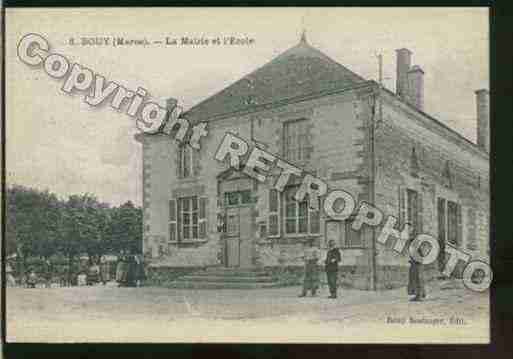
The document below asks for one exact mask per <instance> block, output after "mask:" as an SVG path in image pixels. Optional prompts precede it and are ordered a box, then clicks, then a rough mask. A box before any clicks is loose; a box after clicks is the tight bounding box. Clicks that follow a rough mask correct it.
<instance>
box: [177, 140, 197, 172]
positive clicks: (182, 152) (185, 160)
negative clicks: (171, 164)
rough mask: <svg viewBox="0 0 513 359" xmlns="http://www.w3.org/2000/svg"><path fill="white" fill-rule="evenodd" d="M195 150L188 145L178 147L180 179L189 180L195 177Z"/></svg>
mask: <svg viewBox="0 0 513 359" xmlns="http://www.w3.org/2000/svg"><path fill="white" fill-rule="evenodd" d="M193 166H194V150H193V149H192V148H191V147H190V146H188V145H181V146H179V147H178V177H179V178H189V177H192V176H193V170H194V168H193Z"/></svg>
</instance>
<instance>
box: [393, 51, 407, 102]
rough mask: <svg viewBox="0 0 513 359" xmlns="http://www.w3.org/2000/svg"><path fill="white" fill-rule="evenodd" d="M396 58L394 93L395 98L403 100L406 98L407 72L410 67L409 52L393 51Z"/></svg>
mask: <svg viewBox="0 0 513 359" xmlns="http://www.w3.org/2000/svg"><path fill="white" fill-rule="evenodd" d="M395 52H396V56H397V73H396V84H395V92H396V94H397V96H399V97H401V98H402V99H405V100H406V98H407V97H408V71H409V70H410V66H411V51H410V50H408V49H404V48H403V49H399V50H395Z"/></svg>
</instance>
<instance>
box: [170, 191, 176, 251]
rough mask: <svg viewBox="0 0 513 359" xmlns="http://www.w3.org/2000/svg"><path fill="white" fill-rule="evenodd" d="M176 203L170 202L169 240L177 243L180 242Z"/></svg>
mask: <svg viewBox="0 0 513 359" xmlns="http://www.w3.org/2000/svg"><path fill="white" fill-rule="evenodd" d="M176 213H177V209H176V201H175V200H170V201H169V240H170V241H171V242H176V241H177V240H178V226H177V223H176V222H177V221H176Z"/></svg>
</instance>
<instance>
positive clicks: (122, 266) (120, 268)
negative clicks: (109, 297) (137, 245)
mask: <svg viewBox="0 0 513 359" xmlns="http://www.w3.org/2000/svg"><path fill="white" fill-rule="evenodd" d="M145 278H146V275H145V271H144V265H143V263H142V260H141V259H140V258H139V256H137V255H133V254H129V255H125V254H122V255H121V256H120V257H119V259H118V263H117V265H116V282H117V283H118V286H120V287H139V286H140V285H141V283H142V281H143V280H144V279H145Z"/></svg>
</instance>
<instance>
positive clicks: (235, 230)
mask: <svg viewBox="0 0 513 359" xmlns="http://www.w3.org/2000/svg"><path fill="white" fill-rule="evenodd" d="M252 221H253V218H252V211H251V207H249V206H240V207H239V206H237V207H230V208H227V209H226V256H227V258H226V265H227V266H228V267H251V266H252V265H253V263H252V258H251V257H252V255H251V254H252V247H253V246H252V240H251V238H252V233H251V231H252Z"/></svg>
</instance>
